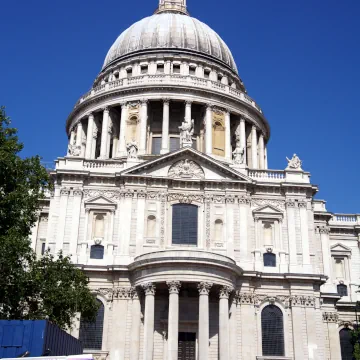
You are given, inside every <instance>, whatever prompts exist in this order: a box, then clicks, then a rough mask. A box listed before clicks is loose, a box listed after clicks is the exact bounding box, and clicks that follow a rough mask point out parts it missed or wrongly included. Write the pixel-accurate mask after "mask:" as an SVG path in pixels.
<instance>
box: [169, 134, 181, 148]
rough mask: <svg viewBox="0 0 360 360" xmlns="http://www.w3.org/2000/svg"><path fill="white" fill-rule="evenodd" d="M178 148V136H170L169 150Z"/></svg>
mask: <svg viewBox="0 0 360 360" xmlns="http://www.w3.org/2000/svg"><path fill="white" fill-rule="evenodd" d="M178 149H180V138H178V137H171V138H170V152H171V151H175V150H178Z"/></svg>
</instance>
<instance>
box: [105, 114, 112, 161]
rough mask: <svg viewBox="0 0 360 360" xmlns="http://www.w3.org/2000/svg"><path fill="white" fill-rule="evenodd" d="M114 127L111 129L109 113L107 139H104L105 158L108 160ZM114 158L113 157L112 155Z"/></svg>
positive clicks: (110, 115)
mask: <svg viewBox="0 0 360 360" xmlns="http://www.w3.org/2000/svg"><path fill="white" fill-rule="evenodd" d="M113 132H114V127H113V114H112V113H110V112H109V124H108V127H107V134H108V136H107V138H106V158H107V159H110V145H111V138H112V136H113ZM113 156H114V155H113Z"/></svg>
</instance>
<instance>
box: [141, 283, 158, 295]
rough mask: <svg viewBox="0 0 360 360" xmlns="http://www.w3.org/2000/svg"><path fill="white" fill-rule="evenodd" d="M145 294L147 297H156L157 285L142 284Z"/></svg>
mask: <svg viewBox="0 0 360 360" xmlns="http://www.w3.org/2000/svg"><path fill="white" fill-rule="evenodd" d="M141 286H142V288H143V290H144V292H145V296H147V295H152V296H155V292H156V286H155V284H153V283H151V282H149V283H146V284H142V285H141Z"/></svg>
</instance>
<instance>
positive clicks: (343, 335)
mask: <svg viewBox="0 0 360 360" xmlns="http://www.w3.org/2000/svg"><path fill="white" fill-rule="evenodd" d="M340 346H341V360H353V352H354V346H353V344H352V342H351V334H350V329H342V330H341V331H340Z"/></svg>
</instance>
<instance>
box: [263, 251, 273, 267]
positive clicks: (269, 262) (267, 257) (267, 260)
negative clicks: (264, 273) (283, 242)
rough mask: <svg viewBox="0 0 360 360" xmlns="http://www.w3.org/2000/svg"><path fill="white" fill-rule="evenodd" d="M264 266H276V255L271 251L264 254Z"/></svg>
mask: <svg viewBox="0 0 360 360" xmlns="http://www.w3.org/2000/svg"><path fill="white" fill-rule="evenodd" d="M264 266H270V267H275V266H276V255H275V254H272V253H265V254H264Z"/></svg>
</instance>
